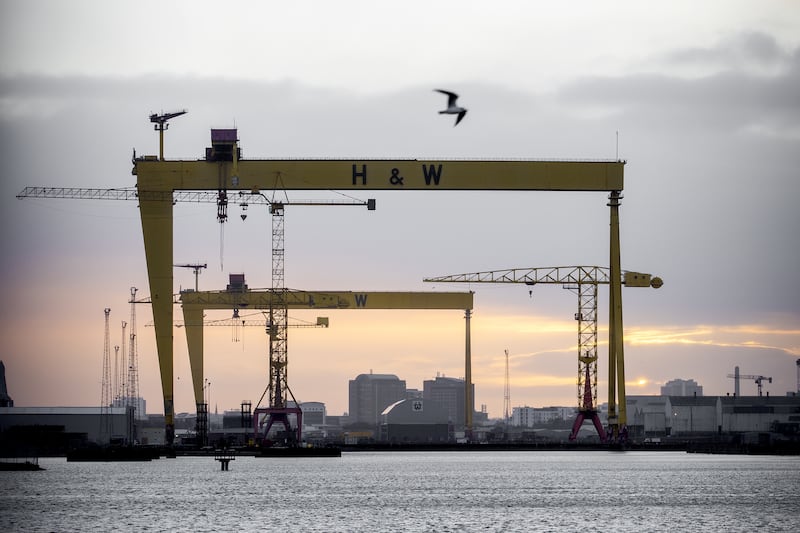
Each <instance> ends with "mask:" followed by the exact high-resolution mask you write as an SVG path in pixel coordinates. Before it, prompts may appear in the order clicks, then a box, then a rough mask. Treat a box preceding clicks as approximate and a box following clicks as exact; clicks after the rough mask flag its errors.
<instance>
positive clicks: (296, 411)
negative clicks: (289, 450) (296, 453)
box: [253, 407, 303, 446]
mask: <svg viewBox="0 0 800 533" xmlns="http://www.w3.org/2000/svg"><path fill="white" fill-rule="evenodd" d="M262 415H263V416H262ZM289 415H295V416H296V417H297V427H296V428H294V429H292V424H291V423H290V422H289ZM276 422H280V423H281V424H283V428H284V429H285V430H286V434H287V436H288V440H287V445H289V446H297V445H298V444H300V441H301V437H302V431H303V429H302V428H303V411H302V410H301V409H300V408H299V407H260V408H258V409H256V410H255V411H254V412H253V435H254V436H255V437H256V439H257V438H258V436H259V435H263V436H264V438H263V441H262V442H264V443H266V442H267V436H268V435H269V430H270V429H271V428H272V425H273V424H275V423H276ZM265 424H266V427H265V428H264V431H263V432H262V431H261V430H260V427H261V426H264V425H265Z"/></svg>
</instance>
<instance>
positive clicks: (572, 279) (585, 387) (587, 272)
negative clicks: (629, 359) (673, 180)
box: [423, 266, 663, 441]
mask: <svg viewBox="0 0 800 533" xmlns="http://www.w3.org/2000/svg"><path fill="white" fill-rule="evenodd" d="M423 281H426V282H431V283H446V282H447V283H449V282H456V283H524V284H526V285H529V286H533V285H537V284H559V285H562V286H563V287H564V288H565V289H568V290H570V291H571V292H574V293H576V294H577V295H578V312H577V313H575V320H576V321H577V322H578V416H577V418H576V419H575V423H574V424H573V426H572V433H571V434H570V436H569V439H570V440H575V438H576V437H577V435H578V431H579V430H580V428H581V426H582V425H583V422H584V420H587V419H588V420H591V421H592V422H593V424H594V426H595V429H596V430H597V433H598V435H599V437H600V440H601V441H605V440H606V438H607V436H606V432H605V430H604V429H603V426H602V424H601V423H600V418H599V416H598V414H597V410H596V409H595V406H596V405H597V358H598V356H597V286H598V285H599V284H610V283H611V281H612V275H611V271H610V270H609V269H608V268H604V267H597V266H570V267H546V268H517V269H505V270H492V271H486V272H474V273H467V274H455V275H449V276H439V277H433V278H425V279H424V280H423ZM620 282H621V283H622V284H624V285H626V286H628V287H653V288H655V289H657V288H659V287H661V286H662V285H663V281H662V280H661V278H658V277H652V276H651V275H650V274H642V273H638V272H627V271H622V277H621V280H620ZM609 352H611V347H609ZM615 363H616V365H617V367H616V371H617V372H618V375H617V379H618V380H619V391H618V393H619V413H620V419H621V420H625V416H626V411H625V377H624V373H622V369H623V367H622V366H621V365H620V363H621V362H620V361H614V360H613V358H612V357H611V356H609V366H610V367H612V368H610V369H609V375H610V376H613V375H614V370H615V369H614V368H613V367H614V365H615ZM613 386H614V380H613V378H612V377H609V389H612V388H613ZM609 398H610V399H611V398H613V395H612V394H611V393H609ZM612 403H613V402H609V408H610V409H611V407H612ZM611 429H612V432H613V433H614V435H613V436H612V438H617V437H619V431H620V430H622V431H624V425H620V427H613V424H612V427H611Z"/></svg>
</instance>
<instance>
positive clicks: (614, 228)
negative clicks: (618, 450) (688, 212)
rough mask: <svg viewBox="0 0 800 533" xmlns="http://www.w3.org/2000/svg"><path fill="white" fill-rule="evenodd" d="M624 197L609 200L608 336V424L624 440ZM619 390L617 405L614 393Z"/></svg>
mask: <svg viewBox="0 0 800 533" xmlns="http://www.w3.org/2000/svg"><path fill="white" fill-rule="evenodd" d="M621 198H622V194H621V193H620V191H612V192H611V194H610V195H609V197H608V200H609V201H608V206H609V208H610V209H611V228H610V229H611V239H610V241H611V246H610V252H611V257H610V265H609V276H610V283H609V328H608V330H609V334H608V339H609V342H608V354H609V355H608V359H609V371H608V374H609V375H608V388H609V393H608V398H609V402H608V423H609V426H610V427H611V430H612V433H613V438H614V439H618V438H621V439H624V438H625V434H626V433H627V428H626V426H627V423H628V421H627V413H626V397H625V357H624V353H623V346H624V342H623V326H622V269H621V267H620V244H619V204H620V199H621ZM614 388H616V403H615V401H614V400H615V398H614V393H613V391H612V389H614Z"/></svg>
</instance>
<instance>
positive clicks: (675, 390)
mask: <svg viewBox="0 0 800 533" xmlns="http://www.w3.org/2000/svg"><path fill="white" fill-rule="evenodd" d="M702 395H703V387H702V386H701V385H698V384H697V382H696V381H695V380H693V379H673V380H672V381H667V382H666V383H665V384H664V385H663V386H662V387H661V396H702Z"/></svg>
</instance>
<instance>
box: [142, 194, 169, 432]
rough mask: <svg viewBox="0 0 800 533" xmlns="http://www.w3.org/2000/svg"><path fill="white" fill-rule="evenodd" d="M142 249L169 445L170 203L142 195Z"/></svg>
mask: <svg viewBox="0 0 800 533" xmlns="http://www.w3.org/2000/svg"><path fill="white" fill-rule="evenodd" d="M139 212H140V214H141V218H142V235H143V237H144V252H145V259H146V260H147V276H148V278H149V281H150V297H151V301H152V306H153V326H154V329H155V334H156V349H157V351H158V366H159V369H160V371H161V390H162V392H163V394H164V422H165V426H166V427H165V442H166V444H167V446H172V442H173V440H174V438H175V420H174V415H175V408H174V396H173V381H172V380H173V367H172V362H173V348H172V202H171V201H170V200H167V201H162V200H151V199H145V198H141V199H140V201H139Z"/></svg>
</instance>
